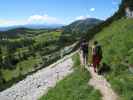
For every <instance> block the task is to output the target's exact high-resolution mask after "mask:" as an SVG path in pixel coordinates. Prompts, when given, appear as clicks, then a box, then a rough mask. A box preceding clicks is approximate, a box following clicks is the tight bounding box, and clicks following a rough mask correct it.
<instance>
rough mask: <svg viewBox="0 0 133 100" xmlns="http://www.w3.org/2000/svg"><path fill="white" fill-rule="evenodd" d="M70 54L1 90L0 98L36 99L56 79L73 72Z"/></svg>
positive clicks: (0, 99)
mask: <svg viewBox="0 0 133 100" xmlns="http://www.w3.org/2000/svg"><path fill="white" fill-rule="evenodd" d="M72 55H73V54H71V55H69V56H66V57H64V58H63V59H61V60H59V61H58V62H56V63H54V64H52V65H50V66H48V67H46V68H44V69H42V70H40V71H38V72H36V73H34V74H33V75H29V76H27V77H26V78H25V79H24V80H22V81H20V82H19V83H17V84H15V85H14V86H12V87H11V88H9V89H7V90H5V91H3V92H1V93H0V100H37V99H38V98H40V97H41V96H42V95H44V94H46V93H47V91H48V90H49V88H52V87H54V86H55V85H56V83H57V82H58V81H60V80H62V79H63V78H64V77H66V76H67V75H69V74H70V73H72V72H73V69H72V66H73V61H72V58H71V56H72Z"/></svg>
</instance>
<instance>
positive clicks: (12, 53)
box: [0, 28, 62, 90]
mask: <svg viewBox="0 0 133 100" xmlns="http://www.w3.org/2000/svg"><path fill="white" fill-rule="evenodd" d="M7 32H8V34H6V33H0V36H1V39H0V75H1V76H0V90H3V89H4V88H7V87H9V86H10V85H12V84H13V83H15V82H16V81H19V80H20V79H21V78H22V77H24V76H26V75H27V74H29V73H31V72H34V71H36V70H38V69H40V68H41V67H45V66H47V65H49V64H51V63H52V62H54V61H56V60H57V59H58V58H59V57H60V49H61V48H62V47H60V46H59V45H58V42H57V41H58V40H59V37H60V35H61V31H57V30H46V29H40V30H31V29H25V28H20V29H16V30H15V29H13V30H10V31H7ZM12 32H13V33H12ZM21 32H22V33H21ZM3 34H4V36H3ZM9 34H10V35H9ZM11 34H14V35H11ZM10 36H12V37H10Z"/></svg>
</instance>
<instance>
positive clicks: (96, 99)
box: [40, 54, 101, 100]
mask: <svg viewBox="0 0 133 100" xmlns="http://www.w3.org/2000/svg"><path fill="white" fill-rule="evenodd" d="M73 61H74V72H73V73H72V74H71V75H69V76H68V77H66V78H65V79H64V80H62V81H60V82H59V83H58V84H57V86H56V87H54V88H52V89H50V90H49V92H48V93H47V94H46V95H44V96H43V97H41V98H40V100H101V95H100V93H99V91H97V90H94V89H93V88H92V87H91V86H88V81H89V79H90V75H89V73H88V72H87V71H86V70H84V71H83V70H82V69H81V66H80V59H79V55H78V54H77V55H74V56H73Z"/></svg>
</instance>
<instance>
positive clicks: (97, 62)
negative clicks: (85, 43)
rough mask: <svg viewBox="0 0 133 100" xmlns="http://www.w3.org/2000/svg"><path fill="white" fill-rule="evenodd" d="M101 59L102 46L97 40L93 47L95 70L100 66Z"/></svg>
mask: <svg viewBox="0 0 133 100" xmlns="http://www.w3.org/2000/svg"><path fill="white" fill-rule="evenodd" d="M101 59H102V48H101V46H100V45H99V44H98V42H97V41H95V42H94V45H93V47H92V61H93V67H94V72H96V69H97V68H98V67H99V65H100V62H101Z"/></svg>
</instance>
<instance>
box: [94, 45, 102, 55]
mask: <svg viewBox="0 0 133 100" xmlns="http://www.w3.org/2000/svg"><path fill="white" fill-rule="evenodd" d="M95 54H96V55H98V56H99V57H102V47H101V46H100V45H97V46H96V47H95Z"/></svg>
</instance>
